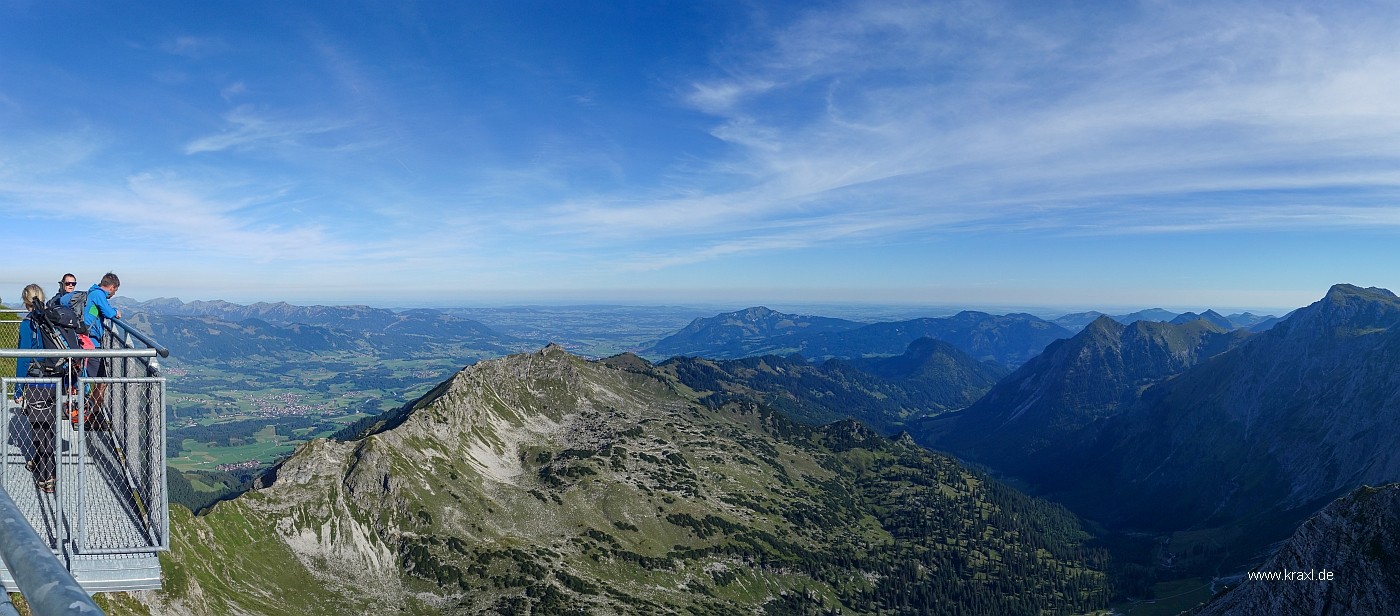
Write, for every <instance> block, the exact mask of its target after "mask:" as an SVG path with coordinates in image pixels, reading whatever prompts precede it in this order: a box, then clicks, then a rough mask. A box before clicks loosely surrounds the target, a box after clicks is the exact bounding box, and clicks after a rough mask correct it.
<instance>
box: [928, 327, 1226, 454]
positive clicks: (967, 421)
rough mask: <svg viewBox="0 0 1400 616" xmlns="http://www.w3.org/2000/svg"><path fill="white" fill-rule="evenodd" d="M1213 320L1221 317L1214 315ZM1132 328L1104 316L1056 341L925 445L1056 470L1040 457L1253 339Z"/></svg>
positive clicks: (941, 422)
mask: <svg viewBox="0 0 1400 616" xmlns="http://www.w3.org/2000/svg"><path fill="white" fill-rule="evenodd" d="M1207 314H1214V313H1209V312H1208V313H1207ZM1176 321H1178V322H1172V323H1166V322H1160V321H1146V320H1138V321H1134V322H1132V323H1131V324H1129V325H1124V324H1122V323H1120V322H1118V321H1116V320H1114V319H1112V318H1110V317H1108V316H1107V315H1104V316H1100V317H1099V318H1097V319H1095V320H1094V322H1093V323H1090V324H1089V325H1088V326H1087V327H1085V328H1084V329H1083V330H1082V331H1080V332H1079V333H1078V334H1076V335H1075V336H1074V337H1072V338H1069V339H1067V340H1057V341H1055V342H1053V343H1051V344H1050V346H1049V347H1048V348H1047V349H1046V350H1045V352H1044V353H1041V354H1040V355H1038V356H1036V357H1034V358H1032V359H1031V360H1030V361H1029V362H1027V363H1026V365H1024V366H1022V367H1021V368H1020V369H1019V370H1017V371H1016V372H1015V373H1013V374H1012V375H1010V376H1009V377H1007V378H1005V379H1003V380H1002V381H1000V382H998V383H997V384H996V386H995V387H993V388H992V389H991V390H990V391H989V392H988V393H987V395H986V396H984V397H982V398H981V399H980V400H978V401H977V402H976V404H973V405H972V406H971V407H969V408H968V409H966V410H964V411H962V412H959V413H955V414H952V415H945V416H942V417H939V418H937V419H935V420H933V421H930V422H926V423H925V424H923V425H922V426H920V427H919V428H916V429H915V433H916V438H917V439H918V440H920V441H921V442H924V443H925V444H928V445H929V446H931V447H934V448H935V449H944V450H948V451H953V452H956V453H958V455H961V456H964V457H968V458H970V459H973V460H978V461H981V462H986V463H989V464H993V465H994V466H996V467H997V468H1000V469H1003V470H1006V471H1008V472H1013V473H1030V474H1037V473H1041V472H1055V471H1054V469H1053V467H1048V466H1045V464H1044V462H1045V461H1044V460H1041V459H1039V456H1038V455H1037V454H1039V453H1040V452H1041V451H1042V450H1044V449H1046V448H1052V449H1058V448H1063V447H1065V446H1066V443H1067V442H1073V441H1074V440H1075V439H1079V438H1082V436H1081V435H1080V434H1079V433H1080V431H1081V430H1084V429H1085V428H1087V427H1089V426H1091V425H1093V424H1094V423H1095V422H1097V421H1099V420H1102V419H1104V418H1107V417H1111V416H1114V415H1117V414H1118V413H1120V412H1121V411H1123V410H1124V409H1125V408H1126V407H1128V406H1130V405H1132V404H1133V403H1135V402H1136V401H1137V399H1138V397H1139V395H1140V394H1141V392H1142V391H1143V390H1145V389H1146V388H1148V387H1150V386H1152V385H1155V384H1157V383H1160V382H1162V381H1164V380H1166V379H1168V378H1169V377H1172V376H1174V375H1176V374H1179V373H1181V372H1182V371H1184V370H1186V369H1187V368H1190V367H1192V366H1194V365H1196V364H1198V363H1199V362H1201V361H1203V360H1205V359H1208V358H1210V357H1213V356H1215V355H1218V354H1219V353H1222V352H1224V351H1226V350H1229V349H1231V348H1233V347H1235V346H1237V345H1239V344H1240V343H1241V342H1243V341H1244V340H1246V339H1247V338H1248V336H1249V334H1248V333H1247V332H1244V331H1242V330H1235V331H1231V330H1229V329H1227V328H1225V327H1222V326H1221V325H1219V324H1218V322H1217V320H1216V319H1212V318H1209V317H1197V318H1196V319H1195V320H1181V319H1179V318H1178V319H1177V320H1176Z"/></svg>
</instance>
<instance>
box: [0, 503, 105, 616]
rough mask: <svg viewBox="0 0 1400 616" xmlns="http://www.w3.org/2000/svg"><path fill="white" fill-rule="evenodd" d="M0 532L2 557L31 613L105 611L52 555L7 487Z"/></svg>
mask: <svg viewBox="0 0 1400 616" xmlns="http://www.w3.org/2000/svg"><path fill="white" fill-rule="evenodd" d="M0 531H3V532H0V558H3V559H4V561H5V567H6V568H7V569H9V570H10V575H12V576H14V578H15V585H16V586H19V592H20V594H22V595H24V600H25V601H26V602H28V603H29V609H30V611H31V612H33V613H34V614H39V615H42V616H48V615H50V614H103V611H102V608H100V607H97V603H96V602H94V601H93V600H92V597H91V596H89V595H88V594H87V591H85V590H83V587H82V586H79V585H78V581H77V580H75V579H73V574H71V573H69V572H68V569H67V568H65V567H64V566H63V563H61V562H59V560H58V559H57V558H54V557H53V551H52V550H50V549H49V546H48V544H47V543H44V540H43V539H40V538H39V534H38V533H36V532H34V527H33V526H30V525H29V521H28V520H27V519H25V517H24V513H22V512H21V511H20V510H19V507H18V506H16V505H15V501H13V500H11V499H10V495H9V493H7V492H5V491H4V490H0Z"/></svg>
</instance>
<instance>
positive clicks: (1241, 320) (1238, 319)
mask: <svg viewBox="0 0 1400 616" xmlns="http://www.w3.org/2000/svg"><path fill="white" fill-rule="evenodd" d="M1104 316H1106V317H1108V318H1110V319H1113V320H1114V321H1117V322H1119V323H1122V324H1123V325H1132V324H1133V323H1136V322H1138V321H1160V322H1164V323H1185V322H1189V321H1194V320H1196V319H1198V318H1204V319H1205V320H1207V321H1210V322H1212V323H1215V324H1216V325H1217V326H1219V327H1222V328H1224V329H1250V330H1255V328H1258V327H1261V326H1272V324H1273V323H1274V322H1276V321H1277V318H1276V317H1274V316H1272V315H1265V316H1260V315H1257V314H1253V313H1249V312H1243V313H1236V314H1232V315H1230V316H1222V315H1221V314H1220V313H1218V312H1216V311H1214V310H1206V311H1205V312H1202V313H1200V314H1197V313H1194V312H1183V313H1175V312H1172V311H1170V310H1163V309H1161V308H1150V309H1147V310H1139V311H1137V312H1132V313H1128V314H1119V315H1109V314H1104V313H1102V312H1094V311H1090V312H1076V313H1074V314H1067V315H1064V316H1062V317H1057V318H1054V319H1050V322H1051V323H1054V324H1056V325H1059V326H1060V327H1064V328H1065V329H1069V330H1072V331H1079V330H1081V329H1083V328H1084V327H1085V326H1087V325H1089V324H1090V323H1093V322H1094V320H1095V319H1098V318H1099V317H1104ZM1266 328H1267V327H1266ZM1256 331H1257V330H1256Z"/></svg>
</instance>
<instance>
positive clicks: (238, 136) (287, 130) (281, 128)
mask: <svg viewBox="0 0 1400 616" xmlns="http://www.w3.org/2000/svg"><path fill="white" fill-rule="evenodd" d="M224 120H225V121H226V122H227V123H228V125H229V127H228V128H227V129H225V130H224V131H222V132H220V133H218V134H214V135H207V136H204V137H200V138H197V139H195V140H193V141H190V142H189V143H187V144H185V147H184V152H185V153H186V154H199V153H203V152H220V151H224V150H236V149H251V148H259V147H284V146H296V145H304V144H305V140H306V139H307V138H309V137H315V136H318V135H326V134H329V133H334V132H336V131H340V130H343V129H345V128H346V127H347V126H348V125H349V124H348V123H345V122H338V121H333V120H326V119H313V120H304V121H294V120H281V119H275V118H272V117H269V116H267V115H263V114H260V113H258V111H257V110H256V109H254V108H253V107H251V106H248V105H241V106H238V107H235V108H234V109H233V110H231V111H229V112H228V113H227V114H225V115H224Z"/></svg>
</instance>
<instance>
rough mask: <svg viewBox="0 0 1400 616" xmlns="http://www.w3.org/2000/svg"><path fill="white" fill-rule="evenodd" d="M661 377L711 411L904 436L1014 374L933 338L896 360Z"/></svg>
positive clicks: (705, 363)
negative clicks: (737, 408)
mask: <svg viewBox="0 0 1400 616" xmlns="http://www.w3.org/2000/svg"><path fill="white" fill-rule="evenodd" d="M637 361H639V362H640V361H643V360H641V359H640V358H638V359H637ZM656 370H657V371H659V372H662V373H664V374H667V375H668V376H670V377H672V378H674V379H676V380H677V381H678V382H680V383H683V384H684V385H686V386H687V387H688V388H690V389H692V390H694V391H696V392H697V393H698V395H700V400H701V401H702V402H705V403H706V404H710V405H720V404H723V403H724V402H726V401H729V400H733V399H736V398H748V399H752V400H755V401H759V402H762V403H765V404H767V405H770V406H772V407H773V408H776V409H778V410H780V411H782V412H783V413H785V414H787V415H788V416H789V417H792V418H794V419H796V420H798V421H801V422H803V423H808V424H823V423H828V422H832V421H837V420H841V419H846V418H853V419H856V420H859V421H860V422H862V423H864V424H866V425H868V426H870V427H872V428H874V429H876V430H878V431H879V432H881V433H884V434H889V433H892V432H896V431H899V430H902V429H903V428H904V424H905V422H907V421H909V420H910V419H911V418H919V417H924V416H935V415H938V414H940V413H944V412H947V411H950V410H955V409H960V408H963V407H965V406H967V405H969V404H971V403H972V402H973V401H975V400H977V399H978V398H979V397H981V396H982V394H983V393H985V392H986V391H987V390H988V389H990V388H991V387H992V385H993V384H995V383H996V382H997V380H998V379H1000V378H1001V377H1002V376H1004V375H1005V374H1006V372H1007V371H1006V369H1005V368H1003V367H1001V366H1000V365H998V364H995V363H988V362H978V361H977V360H975V359H972V358H971V357H969V356H968V355H967V354H966V353H963V352H962V351H960V350H958V349H957V348H956V347H954V346H953V345H951V344H948V343H946V342H943V341H940V340H933V339H931V338H920V339H918V340H915V341H914V342H912V343H910V345H909V348H908V349H907V350H906V351H905V352H904V354H902V355H898V356H894V357H883V358H866V359H853V360H839V359H832V360H828V361H825V362H822V363H820V364H813V363H811V362H808V361H807V360H806V359H804V358H802V357H801V356H798V355H791V356H787V357H780V356H776V355H765V356H763V357H750V358H745V359H729V360H709V359H700V358H690V357H675V358H672V359H670V360H667V361H665V362H663V363H661V364H659V365H658V366H656Z"/></svg>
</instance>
